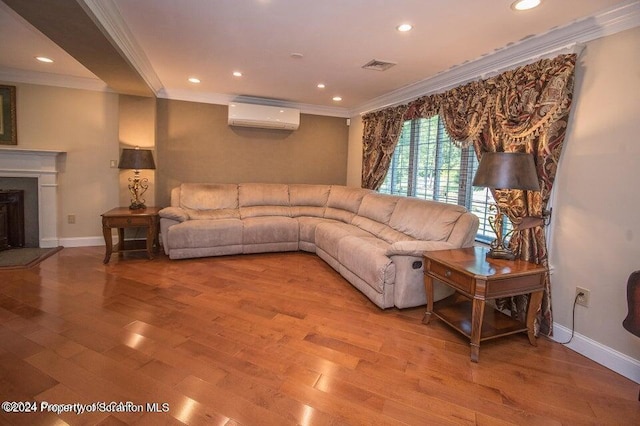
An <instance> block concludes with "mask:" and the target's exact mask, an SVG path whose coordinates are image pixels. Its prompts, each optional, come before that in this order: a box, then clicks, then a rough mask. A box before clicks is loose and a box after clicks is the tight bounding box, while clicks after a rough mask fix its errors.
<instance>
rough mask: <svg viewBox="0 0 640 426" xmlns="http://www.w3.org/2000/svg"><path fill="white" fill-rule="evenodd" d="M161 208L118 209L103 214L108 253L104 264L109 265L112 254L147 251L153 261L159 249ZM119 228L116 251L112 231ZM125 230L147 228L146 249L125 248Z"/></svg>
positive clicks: (103, 230) (103, 231) (103, 228)
mask: <svg viewBox="0 0 640 426" xmlns="http://www.w3.org/2000/svg"><path fill="white" fill-rule="evenodd" d="M159 211H160V208H159V207H147V208H146V209H139V210H130V209H129V208H128V207H116V208H115V209H111V210H109V211H108V212H106V213H103V214H102V233H103V234H104V242H105V245H106V248H107V252H106V254H105V256H104V263H105V264H107V263H109V259H110V258H111V253H114V252H118V253H124V252H132V251H146V252H147V256H148V257H149V259H153V252H154V250H157V249H158V245H159V240H158V234H159V232H160V217H159V216H158V212H159ZM112 228H118V240H119V242H118V247H117V248H115V249H114V247H113V239H112V237H111V229H112ZM125 228H147V239H146V246H145V247H144V248H125V244H124V229H125Z"/></svg>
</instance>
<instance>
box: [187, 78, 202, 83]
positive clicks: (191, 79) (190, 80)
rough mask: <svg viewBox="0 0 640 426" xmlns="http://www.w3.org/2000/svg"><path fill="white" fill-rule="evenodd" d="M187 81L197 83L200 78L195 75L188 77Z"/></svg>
mask: <svg viewBox="0 0 640 426" xmlns="http://www.w3.org/2000/svg"><path fill="white" fill-rule="evenodd" d="M189 83H193V84H198V83H200V79H199V78H195V77H189Z"/></svg>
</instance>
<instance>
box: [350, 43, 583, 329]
mask: <svg viewBox="0 0 640 426" xmlns="http://www.w3.org/2000/svg"><path fill="white" fill-rule="evenodd" d="M575 61H576V55H560V56H558V57H556V58H553V59H543V60H540V61H538V62H536V63H533V64H529V65H525V66H523V67H520V68H517V69H515V70H511V71H507V72H505V73H502V74H500V75H498V76H496V77H493V78H490V79H488V80H482V81H475V82H472V83H468V84H466V85H463V86H460V87H456V88H455V89H452V90H449V91H447V92H445V93H442V94H436V95H429V96H424V97H422V98H419V99H416V100H415V101H413V102H411V103H409V104H408V105H406V106H402V107H395V108H389V109H386V110H382V111H378V112H376V113H372V114H368V115H366V116H365V117H364V123H365V130H364V136H363V143H364V153H363V171H362V182H363V183H362V186H363V187H366V188H372V189H378V187H379V186H380V184H381V183H382V182H383V180H384V177H385V175H386V172H387V170H388V167H389V164H390V162H391V155H392V154H393V151H394V149H395V146H396V144H397V141H398V137H399V132H400V129H401V127H402V123H403V121H404V120H411V119H415V118H429V117H431V116H433V115H435V114H440V117H441V118H442V120H443V122H444V125H445V128H446V130H447V132H448V133H449V135H450V136H451V137H452V139H453V140H455V141H457V142H456V143H457V144H459V145H460V146H469V145H471V144H473V146H474V150H475V152H476V155H477V156H478V158H480V157H481V156H482V154H483V153H484V152H495V151H505V152H527V153H531V154H533V156H534V159H535V163H536V168H537V171H538V179H539V181H540V187H541V190H540V191H519V190H518V191H515V190H502V191H494V192H493V195H494V199H495V200H496V201H497V202H499V203H500V206H501V207H502V208H503V209H504V211H505V212H506V214H507V215H508V216H509V219H511V221H517V220H518V219H519V218H522V217H524V216H538V217H539V216H542V212H543V211H544V210H545V209H546V207H547V204H548V202H549V197H550V193H551V189H552V187H553V182H554V180H555V174H556V170H557V167H558V160H559V158H560V153H561V151H562V145H563V141H564V137H565V133H566V128H567V121H568V117H569V111H570V108H571V100H572V97H573V75H574V68H575ZM510 245H511V248H512V249H513V250H514V251H515V252H516V253H520V258H521V259H524V260H527V261H531V262H535V263H538V264H543V265H545V266H548V254H547V245H546V241H545V234H544V229H543V228H542V227H535V228H531V229H527V230H524V231H520V232H515V233H514V234H513V237H512V238H511V241H510ZM527 304H528V297H527V296H521V297H516V298H512V299H509V300H503V301H501V302H499V306H500V307H509V308H510V310H511V313H512V315H513V316H514V317H516V318H520V319H523V318H524V317H525V316H526V309H527ZM552 324H553V318H552V312H551V289H550V282H549V277H547V278H546V282H545V292H544V296H543V300H542V307H541V312H539V314H538V318H537V321H536V334H538V333H543V334H546V335H551V334H552V331H553V330H552Z"/></svg>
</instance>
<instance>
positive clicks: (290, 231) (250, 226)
mask: <svg viewBox="0 0 640 426" xmlns="http://www.w3.org/2000/svg"><path fill="white" fill-rule="evenodd" d="M242 224H243V229H242V244H244V245H248V244H266V243H282V242H295V243H297V242H298V221H297V220H295V219H292V218H290V217H250V218H247V219H242Z"/></svg>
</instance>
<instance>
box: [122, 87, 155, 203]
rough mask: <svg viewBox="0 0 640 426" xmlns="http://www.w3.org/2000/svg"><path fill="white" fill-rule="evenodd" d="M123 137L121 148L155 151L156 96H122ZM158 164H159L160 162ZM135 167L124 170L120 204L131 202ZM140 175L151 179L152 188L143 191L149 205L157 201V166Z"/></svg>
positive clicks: (143, 171)
mask: <svg viewBox="0 0 640 426" xmlns="http://www.w3.org/2000/svg"><path fill="white" fill-rule="evenodd" d="M118 106H119V129H118V131H119V133H118V134H119V141H120V152H122V149H123V148H135V147H140V148H141V149H150V150H152V151H154V155H153V157H154V160H156V163H157V158H156V155H155V145H156V98H144V97H140V96H128V95H120V96H119V102H118ZM156 167H157V164H156ZM132 176H133V171H132V170H121V171H120V205H121V206H128V205H129V204H131V193H130V192H129V190H128V185H129V178H131V177H132ZM140 177H141V178H143V179H145V178H146V179H148V180H149V182H148V185H149V189H148V190H147V191H146V192H145V193H144V194H143V195H142V198H143V199H144V200H145V203H146V205H147V206H155V205H156V197H155V192H156V173H155V170H140Z"/></svg>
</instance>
